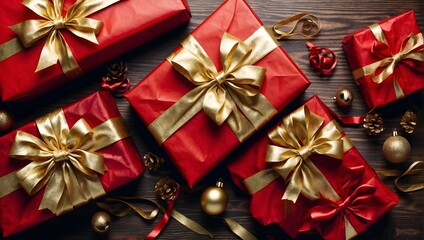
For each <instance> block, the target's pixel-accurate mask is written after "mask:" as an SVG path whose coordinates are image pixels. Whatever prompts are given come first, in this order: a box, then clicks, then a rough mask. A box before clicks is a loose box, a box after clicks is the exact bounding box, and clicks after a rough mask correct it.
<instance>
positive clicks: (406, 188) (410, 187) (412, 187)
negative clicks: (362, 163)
mask: <svg viewBox="0 0 424 240" xmlns="http://www.w3.org/2000/svg"><path fill="white" fill-rule="evenodd" d="M419 164H424V161H415V162H413V163H412V164H411V165H410V166H409V167H408V169H406V170H405V171H401V170H381V171H377V174H378V175H379V176H383V177H396V179H395V181H394V183H395V186H396V188H397V189H399V190H400V191H402V192H405V193H407V192H414V191H419V190H423V189H424V183H423V182H420V183H414V184H406V183H400V182H399V181H400V179H402V178H404V177H406V176H408V175H415V174H418V173H422V172H424V169H423V168H418V169H414V168H415V167H416V166H418V165H419Z"/></svg>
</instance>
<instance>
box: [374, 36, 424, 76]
mask: <svg viewBox="0 0 424 240" xmlns="http://www.w3.org/2000/svg"><path fill="white" fill-rule="evenodd" d="M405 41H406V44H403V45H404V47H403V48H402V49H400V51H399V52H398V53H395V54H393V56H391V57H387V58H385V59H383V60H382V61H380V62H379V64H377V65H375V66H374V68H373V69H372V70H371V74H370V76H371V78H372V80H373V81H374V82H375V83H378V84H380V83H382V82H383V81H384V80H385V79H386V78H388V77H389V76H390V75H391V74H393V72H394V70H395V67H396V66H397V64H398V63H399V62H401V61H402V60H404V59H408V58H409V59H415V60H419V61H424V52H423V36H422V34H417V35H413V34H411V35H409V36H408V37H407V38H406V39H405ZM380 67H385V68H384V70H383V71H382V72H381V73H380V74H378V75H376V74H375V72H376V70H377V69H378V68H380Z"/></svg>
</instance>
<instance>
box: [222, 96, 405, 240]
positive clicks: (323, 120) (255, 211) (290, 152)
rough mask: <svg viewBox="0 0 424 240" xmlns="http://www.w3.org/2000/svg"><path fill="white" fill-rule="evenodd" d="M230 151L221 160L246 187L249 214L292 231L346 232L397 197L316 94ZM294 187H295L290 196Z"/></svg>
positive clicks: (335, 235)
mask: <svg viewBox="0 0 424 240" xmlns="http://www.w3.org/2000/svg"><path fill="white" fill-rule="evenodd" d="M299 114H300V115H299ZM301 116H303V117H301ZM303 121H305V122H304V124H303V125H302V122H303ZM317 123H319V124H318V126H320V127H319V128H318V127H316V126H317ZM299 124H301V125H302V126H306V130H305V128H304V127H301V126H300V125H299ZM313 124H315V125H313ZM320 124H322V125H320ZM299 126H300V127H299ZM312 126H315V127H312ZM311 129H312V130H311ZM313 129H315V130H317V131H316V132H314V131H313ZM330 130H331V131H330ZM303 134H306V135H304V136H307V137H302V136H303ZM276 136H282V137H276ZM271 138H272V139H273V140H271ZM290 139H291V140H290ZM293 139H296V140H293ZM308 139H309V140H308ZM291 141H292V142H291ZM300 143H301V144H300ZM297 144H299V145H297ZM311 144H312V145H311ZM282 146H284V147H282ZM336 149H337V150H336ZM276 152H277V153H278V154H275V153H276ZM336 153H337V154H336ZM235 159H236V160H235V161H233V162H232V163H230V164H229V166H228V168H229V171H230V174H231V177H232V179H233V180H234V182H235V183H236V185H238V186H239V187H240V188H241V189H243V190H245V191H248V192H249V193H250V194H251V195H252V198H251V202H250V212H251V214H252V216H253V217H254V218H255V219H256V220H258V221H259V222H260V223H261V224H263V225H270V224H277V225H278V226H280V227H281V228H282V229H283V230H284V231H285V232H286V233H287V234H289V235H290V236H291V237H293V238H294V237H296V236H298V235H300V234H306V233H308V234H309V233H317V232H318V233H320V234H321V235H322V236H323V237H324V238H325V239H344V238H349V237H352V236H353V235H356V234H360V233H361V232H363V231H365V230H366V229H367V228H368V227H369V226H370V225H371V224H372V223H373V222H375V221H376V220H377V219H379V218H380V217H381V216H382V215H383V214H384V213H386V212H388V211H389V210H390V209H391V208H393V207H394V206H395V205H396V204H397V203H398V197H397V195H395V194H394V193H393V192H392V191H390V190H389V189H388V188H387V186H385V185H384V183H383V182H382V181H381V180H380V179H379V178H378V177H377V176H376V173H375V171H374V170H373V169H372V168H371V167H370V166H369V165H368V164H367V162H366V161H365V160H364V159H363V157H362V156H361V155H360V153H359V152H358V150H357V149H356V148H355V147H354V146H353V144H352V143H351V142H350V140H349V139H348V138H347V136H346V135H345V133H344V132H343V131H342V130H341V129H340V127H339V126H338V125H337V123H335V121H334V120H333V118H332V117H331V115H330V113H329V112H328V110H327V107H326V106H325V105H324V103H323V102H322V101H321V100H320V99H319V98H318V97H317V96H314V97H312V98H311V99H310V100H308V101H307V102H306V104H305V105H304V106H302V107H301V108H299V109H298V110H297V111H294V112H293V113H292V114H291V115H289V116H287V117H286V118H284V119H283V122H282V123H281V124H279V125H278V126H277V127H276V128H274V129H273V130H272V131H270V132H269V134H268V135H263V136H259V138H258V139H257V140H256V141H252V143H251V144H249V145H245V146H244V147H243V149H240V154H239V155H237V156H236V157H235ZM265 160H267V161H265ZM296 160H298V161H299V162H297V163H296ZM297 169H301V170H299V171H300V172H299V171H295V170H297ZM316 169H318V171H316ZM308 176H312V179H310V180H311V181H308V179H309V178H308ZM297 177H299V178H301V180H300V183H299V182H296V179H297ZM304 179H306V180H304ZM296 184H297V185H296ZM299 186H300V187H299ZM357 189H360V190H358V191H356V190H357ZM296 190H301V191H300V193H299V192H296ZM293 191H294V192H296V193H297V194H300V195H299V196H295V198H293V197H291V196H292V195H293ZM295 195H296V194H295ZM287 196H288V197H287ZM364 196H366V198H364ZM296 198H297V199H296ZM283 199H284V200H283ZM290 199H291V200H292V201H293V202H294V204H293V203H292V204H289V203H290V201H289V200H290ZM363 199H366V200H367V201H363ZM352 209H353V210H352ZM364 215H365V217H364ZM346 219H347V220H346ZM351 226H353V229H354V231H352V227H351Z"/></svg>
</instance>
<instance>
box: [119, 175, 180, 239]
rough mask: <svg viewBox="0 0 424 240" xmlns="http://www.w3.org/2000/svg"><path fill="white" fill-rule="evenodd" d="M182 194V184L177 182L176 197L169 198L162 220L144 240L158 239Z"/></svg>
mask: <svg viewBox="0 0 424 240" xmlns="http://www.w3.org/2000/svg"><path fill="white" fill-rule="evenodd" d="M179 195H180V185H179V184H178V183H177V192H176V193H175V197H174V198H172V200H167V201H166V203H167V208H166V212H164V215H163V217H162V219H161V220H159V222H158V223H157V224H156V226H155V227H154V228H153V230H152V231H151V232H150V233H149V235H147V237H145V238H144V240H153V239H156V238H157V236H159V234H160V233H161V232H162V230H163V229H164V228H165V226H166V224H167V223H168V221H169V219H170V217H171V214H172V211H173V210H174V203H175V201H176V200H177V198H178V196H179ZM123 240H140V239H139V238H124V239H123Z"/></svg>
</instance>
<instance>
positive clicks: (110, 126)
mask: <svg viewBox="0 0 424 240" xmlns="http://www.w3.org/2000/svg"><path fill="white" fill-rule="evenodd" d="M36 125H37V128H38V131H39V133H40V135H41V139H39V138H37V137H35V136H33V135H31V134H28V133H26V132H23V131H18V132H17V133H16V137H15V140H14V142H13V144H12V147H11V150H10V153H9V156H10V157H11V158H15V159H18V160H30V161H31V162H30V163H29V164H28V165H26V166H25V167H23V168H22V169H20V170H18V171H16V172H12V173H10V174H8V175H6V176H3V177H1V178H0V189H1V191H0V197H3V196H6V195H8V194H9V193H11V192H13V191H15V190H17V189H18V188H19V187H22V188H23V189H24V190H25V191H26V192H27V193H28V194H29V195H34V194H35V193H37V192H38V191H40V190H41V189H42V188H43V187H44V186H46V188H45V193H44V195H43V199H42V202H41V204H40V207H39V209H40V210H41V209H46V208H47V209H49V210H50V211H52V212H53V213H54V214H56V215H59V214H62V213H64V212H66V211H69V210H72V208H73V207H74V206H78V205H81V204H82V203H85V202H87V201H88V200H90V199H94V198H96V197H99V196H101V195H104V194H105V191H104V189H103V186H102V184H101V182H100V180H99V178H98V174H103V173H104V171H106V170H107V169H106V166H105V164H104V159H103V156H102V155H101V154H99V153H96V151H97V150H99V149H102V148H104V147H107V146H109V145H111V144H113V143H115V142H117V141H119V140H121V139H124V138H126V137H128V136H129V134H128V131H127V129H126V127H125V125H124V122H123V119H122V118H121V117H118V118H112V119H109V120H107V121H106V122H104V123H102V124H100V125H98V126H96V127H95V128H93V129H92V128H91V127H90V126H89V125H88V123H87V122H86V121H85V120H84V119H80V120H78V121H77V122H76V123H75V124H74V126H73V127H72V128H71V129H69V127H68V124H67V121H66V118H65V115H64V112H63V110H62V109H59V110H56V111H53V112H51V113H49V114H47V115H45V116H43V117H40V118H38V119H37V120H36ZM4 180H7V181H4ZM16 183H19V185H18V184H16ZM7 185H13V186H16V187H17V188H15V189H13V188H8V189H7V188H6V187H4V186H7Z"/></svg>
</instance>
